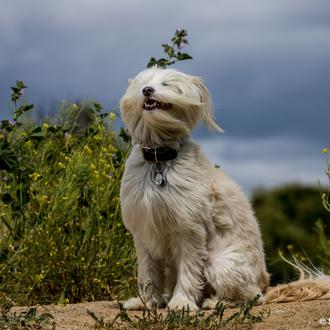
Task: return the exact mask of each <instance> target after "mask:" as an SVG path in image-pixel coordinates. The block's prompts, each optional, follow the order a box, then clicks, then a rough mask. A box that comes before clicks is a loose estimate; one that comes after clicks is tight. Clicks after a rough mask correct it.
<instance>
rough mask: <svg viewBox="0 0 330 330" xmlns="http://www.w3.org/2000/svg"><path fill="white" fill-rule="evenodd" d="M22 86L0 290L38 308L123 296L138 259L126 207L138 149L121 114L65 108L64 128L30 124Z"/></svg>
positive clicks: (8, 125) (9, 135) (9, 143)
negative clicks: (130, 166)
mask: <svg viewBox="0 0 330 330" xmlns="http://www.w3.org/2000/svg"><path fill="white" fill-rule="evenodd" d="M23 88H25V86H24V85H23V84H22V83H21V82H18V83H17V85H16V86H15V87H13V88H12V90H13V93H12V96H13V97H12V98H13V101H15V119H16V121H15V122H9V121H3V122H2V126H1V127H2V129H1V135H0V138H1V139H0V168H1V170H0V180H1V183H0V188H1V195H0V197H1V200H0V219H1V223H0V238H1V241H0V290H1V291H2V292H4V293H6V294H7V295H11V296H14V297H15V300H16V301H20V302H24V301H28V302H29V303H31V302H53V301H70V302H76V301H81V300H91V299H106V298H111V296H112V295H114V294H115V293H119V294H121V293H124V292H125V290H127V289H128V288H129V287H131V286H132V285H133V283H134V278H133V275H134V265H135V260H134V252H133V247H132V240H131V237H130V236H129V235H128V233H127V232H126V230H125V228H124V227H123V224H122V221H121V217H120V204H119V186H120V179H121V176H122V173H123V169H124V162H125V158H126V156H127V152H128V149H129V146H128V144H127V143H126V142H125V141H124V140H123V139H122V138H120V137H119V136H118V135H117V134H116V133H115V132H114V130H113V128H112V126H113V122H114V120H115V114H113V113H110V114H101V106H100V105H99V104H97V103H91V102H90V103H85V104H66V103H64V104H62V106H61V108H62V114H65V115H64V116H62V118H61V119H60V120H59V121H58V122H57V123H56V124H50V123H43V124H42V125H35V124H32V123H30V124H29V123H27V124H24V120H22V117H23V115H24V113H25V112H26V111H28V110H31V109H32V107H28V108H26V107H25V108H22V107H24V105H23V104H21V105H20V106H19V107H18V106H17V102H19V101H21V99H20V98H16V94H22V90H23ZM22 109H23V110H22ZM122 136H123V137H125V136H124V135H122Z"/></svg>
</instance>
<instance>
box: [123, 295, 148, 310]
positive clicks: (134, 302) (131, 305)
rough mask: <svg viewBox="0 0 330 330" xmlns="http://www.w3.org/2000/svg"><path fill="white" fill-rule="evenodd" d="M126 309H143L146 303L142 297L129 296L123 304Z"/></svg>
mask: <svg viewBox="0 0 330 330" xmlns="http://www.w3.org/2000/svg"><path fill="white" fill-rule="evenodd" d="M123 307H124V309H128V310H142V309H145V304H144V303H143V302H142V300H141V298H140V297H134V298H129V299H128V300H126V301H125V302H124V304H123Z"/></svg>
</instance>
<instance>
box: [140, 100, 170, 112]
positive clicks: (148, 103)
mask: <svg viewBox="0 0 330 330" xmlns="http://www.w3.org/2000/svg"><path fill="white" fill-rule="evenodd" d="M171 106H172V105H171V104H170V103H162V102H159V101H157V100H155V99H152V98H146V99H145V100H144V103H143V109H144V110H146V111H153V110H156V109H161V110H168V109H169V108H171Z"/></svg>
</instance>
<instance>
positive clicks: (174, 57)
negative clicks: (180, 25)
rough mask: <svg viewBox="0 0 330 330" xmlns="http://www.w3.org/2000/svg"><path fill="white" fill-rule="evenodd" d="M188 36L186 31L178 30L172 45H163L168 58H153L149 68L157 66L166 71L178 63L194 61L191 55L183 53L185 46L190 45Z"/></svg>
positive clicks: (148, 65)
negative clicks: (168, 67)
mask: <svg viewBox="0 0 330 330" xmlns="http://www.w3.org/2000/svg"><path fill="white" fill-rule="evenodd" d="M187 35H188V33H187V31H186V30H179V29H178V30H176V32H175V34H174V36H173V38H172V39H171V42H172V44H170V45H169V44H162V47H163V51H164V53H165V55H166V57H163V58H160V59H158V60H157V59H156V58H155V57H151V58H150V60H149V63H148V64H147V68H150V67H151V66H154V65H157V66H158V67H160V68H163V69H164V68H166V67H167V66H169V65H172V64H174V63H176V62H178V61H184V60H190V59H192V57H191V56H190V55H189V54H187V53H182V52H181V49H182V47H183V45H184V44H188V40H187V39H186V37H187Z"/></svg>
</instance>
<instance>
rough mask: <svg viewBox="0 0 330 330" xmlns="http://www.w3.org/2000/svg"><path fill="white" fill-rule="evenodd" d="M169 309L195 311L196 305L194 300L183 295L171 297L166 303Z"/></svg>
mask: <svg viewBox="0 0 330 330" xmlns="http://www.w3.org/2000/svg"><path fill="white" fill-rule="evenodd" d="M167 307H168V308H169V309H183V308H184V309H186V310H187V309H189V310H190V311H197V310H198V306H197V305H196V303H195V302H194V301H191V300H189V299H187V298H185V297H173V298H172V299H171V300H170V302H169V303H168V305H167Z"/></svg>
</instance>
